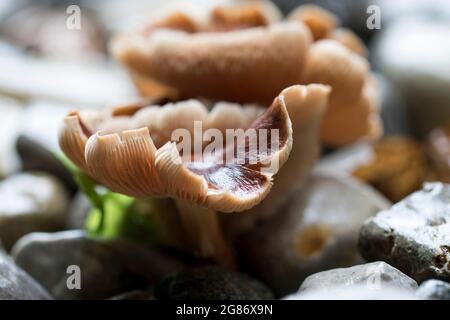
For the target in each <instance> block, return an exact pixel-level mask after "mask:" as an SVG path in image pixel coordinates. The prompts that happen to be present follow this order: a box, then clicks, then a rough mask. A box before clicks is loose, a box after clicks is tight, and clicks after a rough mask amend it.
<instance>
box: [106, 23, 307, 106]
mask: <svg viewBox="0 0 450 320" xmlns="http://www.w3.org/2000/svg"><path fill="white" fill-rule="evenodd" d="M310 43H311V35H310V32H309V30H308V29H307V28H306V27H305V26H304V25H301V24H298V23H279V24H274V25H269V26H268V27H258V28H250V29H243V30H234V31H229V32H200V33H186V32H180V31H174V30H164V31H163V30H159V31H155V32H153V33H152V34H150V35H149V36H144V35H143V34H141V33H132V34H129V35H123V34H122V35H118V36H116V37H115V38H114V39H113V41H112V44H111V50H112V52H113V54H114V56H115V57H116V58H117V59H118V60H120V61H121V62H122V63H123V64H125V65H126V66H127V67H128V68H129V69H130V70H132V71H133V72H135V73H138V74H140V75H143V76H145V77H149V78H151V79H153V80H154V81H157V82H158V83H161V84H162V85H165V86H168V87H172V88H175V89H176V90H177V91H179V92H180V93H181V95H183V96H186V97H198V96H200V97H205V98H209V99H212V100H225V101H233V102H240V103H242V102H255V103H261V104H269V103H270V101H271V100H272V99H273V97H274V96H276V95H277V94H278V93H279V92H280V91H281V90H282V89H284V88H286V87H288V86H290V85H294V84H298V83H300V75H301V71H302V69H303V64H304V61H305V55H306V52H307V50H308V47H309V45H310Z"/></svg>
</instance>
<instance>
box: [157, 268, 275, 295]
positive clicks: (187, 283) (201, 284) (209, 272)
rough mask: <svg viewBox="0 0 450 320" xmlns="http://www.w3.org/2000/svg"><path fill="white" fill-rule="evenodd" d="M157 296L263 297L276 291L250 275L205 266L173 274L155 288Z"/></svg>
mask: <svg viewBox="0 0 450 320" xmlns="http://www.w3.org/2000/svg"><path fill="white" fill-rule="evenodd" d="M155 296H156V298H157V299H163V300H164V299H165V300H260V299H272V298H273V294H272V292H270V290H269V289H268V288H267V287H266V286H265V285H264V284H262V283H260V282H259V281H257V280H255V279H252V278H250V277H249V276H247V275H244V274H241V273H237V272H232V271H228V270H225V269H222V268H219V267H214V266H205V267H197V268H193V269H190V270H185V271H181V272H179V273H176V274H172V275H169V276H167V277H166V278H165V279H163V280H162V281H161V282H160V283H159V284H158V285H157V287H156V288H155Z"/></svg>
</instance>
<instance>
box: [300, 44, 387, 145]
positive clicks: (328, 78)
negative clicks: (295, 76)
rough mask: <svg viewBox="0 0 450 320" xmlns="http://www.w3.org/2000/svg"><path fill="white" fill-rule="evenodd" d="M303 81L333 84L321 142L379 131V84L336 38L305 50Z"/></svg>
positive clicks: (346, 140) (351, 140) (362, 61)
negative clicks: (305, 59) (306, 54)
mask: <svg viewBox="0 0 450 320" xmlns="http://www.w3.org/2000/svg"><path fill="white" fill-rule="evenodd" d="M302 82H303V83H311V82H313V83H323V84H328V85H330V86H331V87H332V92H331V96H330V103H329V108H328V110H327V113H326V115H325V117H324V119H323V122H322V128H321V131H322V132H321V137H322V141H323V142H325V143H327V144H328V145H331V146H341V145H346V144H350V143H354V142H356V141H357V140H359V139H361V138H368V139H374V138H378V137H379V136H380V135H381V133H382V125H381V121H380V118H379V115H378V106H379V101H378V100H379V99H378V88H377V85H376V81H375V79H373V78H372V77H371V75H370V73H369V65H368V63H367V61H366V60H365V59H364V58H363V57H361V56H359V55H357V54H355V53H353V52H352V51H350V50H349V49H347V48H346V47H344V46H343V45H342V44H340V43H339V42H337V41H335V40H331V39H325V40H320V41H317V42H315V43H314V44H313V45H312V46H311V49H310V50H309V52H308V56H307V62H306V65H305V72H304V74H303V79H302Z"/></svg>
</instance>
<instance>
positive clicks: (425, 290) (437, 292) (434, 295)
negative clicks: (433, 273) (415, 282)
mask: <svg viewBox="0 0 450 320" xmlns="http://www.w3.org/2000/svg"><path fill="white" fill-rule="evenodd" d="M416 296H417V297H418V298H419V299H430V300H450V283H448V282H444V281H440V280H434V279H433V280H427V281H425V282H423V283H422V284H421V285H420V287H419V289H417V291H416Z"/></svg>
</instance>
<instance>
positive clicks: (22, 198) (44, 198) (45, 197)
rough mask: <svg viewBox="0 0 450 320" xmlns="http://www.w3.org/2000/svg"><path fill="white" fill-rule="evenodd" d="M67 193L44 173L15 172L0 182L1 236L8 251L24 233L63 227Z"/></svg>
mask: <svg viewBox="0 0 450 320" xmlns="http://www.w3.org/2000/svg"><path fill="white" fill-rule="evenodd" d="M68 202H69V199H68V195H67V192H66V190H65V188H64V186H63V185H62V184H61V183H60V182H59V180H58V179H56V178H54V177H52V176H50V175H48V174H44V173H20V174H15V175H12V176H10V177H8V178H7V179H5V180H3V181H2V182H0V238H1V239H2V241H3V245H4V246H5V248H6V249H7V250H9V249H10V248H11V247H12V246H13V245H14V243H15V242H16V241H17V240H18V239H19V238H20V237H22V236H23V235H25V234H27V233H31V232H37V231H39V232H49V231H59V230H62V229H63V228H64V224H65V220H66V215H67V207H68Z"/></svg>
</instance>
